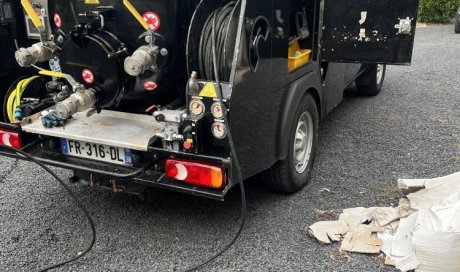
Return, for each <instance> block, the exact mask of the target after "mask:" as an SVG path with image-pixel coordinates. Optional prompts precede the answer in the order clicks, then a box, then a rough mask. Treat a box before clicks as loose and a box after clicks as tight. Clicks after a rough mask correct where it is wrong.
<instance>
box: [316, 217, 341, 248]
mask: <svg viewBox="0 0 460 272" xmlns="http://www.w3.org/2000/svg"><path fill="white" fill-rule="evenodd" d="M308 231H309V233H310V235H311V236H312V237H315V238H316V239H317V240H318V241H319V242H321V243H323V244H330V243H331V240H332V241H335V242H339V241H340V240H341V238H342V236H343V235H345V233H347V231H348V226H347V224H346V223H344V222H342V221H322V222H317V223H315V224H313V225H311V226H310V228H309V229H308Z"/></svg>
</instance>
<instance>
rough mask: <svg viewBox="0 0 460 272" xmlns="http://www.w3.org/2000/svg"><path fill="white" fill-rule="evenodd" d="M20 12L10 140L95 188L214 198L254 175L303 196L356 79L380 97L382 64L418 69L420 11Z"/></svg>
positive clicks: (409, 6)
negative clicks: (325, 132)
mask: <svg viewBox="0 0 460 272" xmlns="http://www.w3.org/2000/svg"><path fill="white" fill-rule="evenodd" d="M17 2H18V1H8V0H5V1H2V5H3V6H2V12H3V14H6V13H5V10H7V11H8V12H9V13H8V14H9V15H10V14H11V15H12V16H10V17H12V18H13V17H14V18H15V20H14V22H13V21H10V22H9V23H7V26H8V27H11V28H13V27H14V26H15V24H17V23H18V22H19V21H22V22H24V24H25V25H26V26H28V27H26V29H24V31H17V33H16V34H15V35H10V34H8V35H5V37H6V38H7V39H8V40H9V41H11V40H17V37H22V38H21V41H22V44H19V45H18V48H9V51H8V52H14V54H9V55H7V56H4V55H2V58H5V59H9V60H11V59H15V60H16V62H17V64H18V65H17V66H16V67H15V69H12V70H11V71H9V73H8V77H9V78H15V75H19V74H20V73H22V74H24V76H21V77H18V78H15V80H14V82H12V83H11V85H10V86H9V87H8V88H7V91H6V92H2V93H1V95H0V99H1V100H3V101H4V103H3V105H4V108H3V114H2V115H3V116H2V118H3V119H4V120H3V121H4V122H2V123H0V136H1V137H0V138H1V139H2V140H1V141H0V144H2V145H8V146H12V147H14V148H17V149H21V150H23V151H25V152H28V153H29V154H31V155H32V156H33V157H34V158H36V159H37V160H39V161H41V162H43V163H45V164H49V165H53V166H57V167H62V168H67V169H71V170H73V171H74V174H75V175H74V178H73V181H83V182H85V183H86V184H88V185H89V186H102V187H105V188H109V189H111V190H113V191H114V192H127V193H134V194H140V193H142V192H144V190H145V189H146V188H147V187H157V188H164V189H169V190H175V191H179V192H183V193H189V194H194V195H198V196H202V197H208V198H213V199H218V200H223V199H224V198H225V195H226V193H227V192H228V191H229V190H230V189H231V188H232V187H233V186H235V185H236V184H238V183H240V182H243V181H244V180H245V179H247V178H249V177H252V176H255V175H261V176H262V177H263V181H264V183H265V184H266V185H267V187H269V188H270V189H273V190H276V191H279V192H284V193H294V192H296V191H298V190H300V189H301V188H303V187H304V186H305V185H306V184H307V183H308V180H309V179H310V175H311V171H312V168H313V163H314V157H315V152H316V147H317V144H318V132H319V126H320V123H321V120H322V119H323V118H324V117H325V116H326V115H327V114H328V113H329V112H330V111H332V110H333V109H334V108H335V107H336V106H337V105H338V104H340V102H341V101H342V100H343V92H344V90H345V88H346V87H347V86H349V85H350V84H352V83H354V82H356V85H357V90H358V92H359V93H361V94H363V95H368V96H372V95H377V94H378V93H379V92H380V91H381V89H382V84H383V80H384V77H385V68H386V65H409V64H410V61H411V57H412V48H413V43H414V35H415V24H416V14H417V7H418V1H417V0H410V1H405V2H404V3H402V2H400V1H396V0H385V1H380V2H378V3H375V2H372V3H369V1H364V0H353V1H347V2H341V1H339V2H337V1H334V2H333V1H329V0H290V1H285V0H270V1H261V0H238V1H227V0H219V1H214V0H201V1H196V0H187V1H143V0H132V1H128V0H124V1H114V0H96V1H89V0H86V1H77V0H70V1H63V0H48V1H45V0H40V1H34V2H29V1H27V0H22V1H21V4H22V6H19V4H18V3H17ZM37 14H39V16H37ZM2 18H5V15H4V16H3V17H2ZM22 22H21V23H22ZM26 38H28V39H26ZM2 39H3V37H2ZM34 39H37V40H34ZM12 44H14V43H10V46H11V45H12ZM2 46H3V45H2ZM2 62H3V60H2ZM0 154H2V155H6V156H10V157H12V158H22V157H21V156H19V155H17V154H16V153H15V152H12V151H7V150H2V149H1V147H0Z"/></svg>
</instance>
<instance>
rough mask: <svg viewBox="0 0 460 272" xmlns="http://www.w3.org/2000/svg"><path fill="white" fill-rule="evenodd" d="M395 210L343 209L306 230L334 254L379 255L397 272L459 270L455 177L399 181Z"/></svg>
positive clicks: (459, 187) (459, 183) (458, 185)
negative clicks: (336, 247) (336, 248)
mask: <svg viewBox="0 0 460 272" xmlns="http://www.w3.org/2000/svg"><path fill="white" fill-rule="evenodd" d="M398 186H399V188H400V189H401V191H402V192H403V193H404V194H405V197H403V198H401V199H400V201H399V206H398V207H397V208H393V207H373V208H352V209H345V210H344V211H343V213H342V214H341V215H340V216H339V219H338V220H337V221H323V222H318V223H315V224H313V225H312V226H310V228H309V232H310V235H311V236H313V237H315V238H316V239H317V240H318V241H319V242H321V243H323V244H330V243H331V242H340V241H341V242H342V244H341V247H340V250H344V251H349V252H357V253H368V254H378V253H380V252H383V253H385V255H386V260H385V264H388V265H394V266H396V268H398V269H399V270H401V271H410V270H416V271H417V272H419V271H420V272H425V271H460V172H458V173H455V174H452V175H449V176H445V177H441V178H435V179H401V180H398Z"/></svg>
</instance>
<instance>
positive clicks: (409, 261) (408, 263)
mask: <svg viewBox="0 0 460 272" xmlns="http://www.w3.org/2000/svg"><path fill="white" fill-rule="evenodd" d="M395 266H396V268H398V269H399V270H401V271H403V272H406V271H412V270H414V269H416V268H417V267H419V266H420V261H419V260H418V258H417V256H415V254H412V255H410V256H406V257H404V258H401V259H399V260H397V261H395Z"/></svg>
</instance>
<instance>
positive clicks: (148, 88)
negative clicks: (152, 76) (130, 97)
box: [144, 80, 158, 91]
mask: <svg viewBox="0 0 460 272" xmlns="http://www.w3.org/2000/svg"><path fill="white" fill-rule="evenodd" d="M156 88H158V84H157V83H156V82H155V81H151V80H149V81H146V82H144V89H145V90H146V91H154V90H155V89H156Z"/></svg>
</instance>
